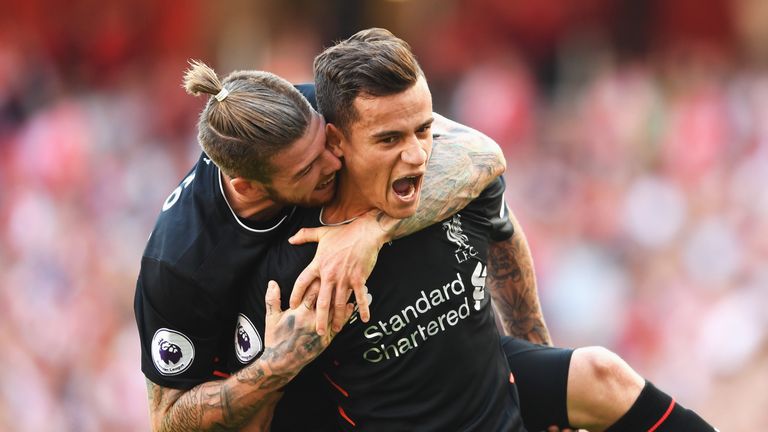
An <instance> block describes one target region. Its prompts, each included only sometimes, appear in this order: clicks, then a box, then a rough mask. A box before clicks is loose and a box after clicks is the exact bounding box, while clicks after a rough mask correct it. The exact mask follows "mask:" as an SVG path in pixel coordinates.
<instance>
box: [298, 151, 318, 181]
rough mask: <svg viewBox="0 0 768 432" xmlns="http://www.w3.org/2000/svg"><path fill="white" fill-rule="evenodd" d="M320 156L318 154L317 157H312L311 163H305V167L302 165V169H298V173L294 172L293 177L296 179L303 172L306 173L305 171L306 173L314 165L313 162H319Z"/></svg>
mask: <svg viewBox="0 0 768 432" xmlns="http://www.w3.org/2000/svg"><path fill="white" fill-rule="evenodd" d="M319 157H320V156H318V157H316V158H314V159H312V161H311V162H310V163H308V164H306V165H304V166H303V167H301V169H300V170H298V171H297V172H296V174H294V175H293V178H294V180H295V179H298V178H299V177H301V175H302V174H304V173H305V172H306V171H307V170H308V169H309V168H310V167H311V166H312V164H313V163H315V162H317V159H318V158H319Z"/></svg>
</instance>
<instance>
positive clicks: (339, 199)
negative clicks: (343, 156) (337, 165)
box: [322, 168, 374, 224]
mask: <svg viewBox="0 0 768 432" xmlns="http://www.w3.org/2000/svg"><path fill="white" fill-rule="evenodd" d="M336 178H337V182H338V183H337V189H336V195H335V196H334V198H333V201H331V202H330V203H329V204H327V205H326V206H325V207H324V209H323V220H322V222H323V223H325V224H338V223H342V222H345V221H349V220H350V219H354V218H356V217H358V216H361V215H363V214H364V213H366V212H368V211H370V210H373V208H374V206H373V205H371V204H370V203H369V202H368V201H367V200H366V199H365V197H364V195H363V193H362V192H361V191H360V189H359V188H358V187H357V186H356V185H355V184H354V183H353V182H351V181H350V179H349V174H348V173H347V171H346V170H345V169H343V168H342V170H341V171H339V174H338V176H337V177H336Z"/></svg>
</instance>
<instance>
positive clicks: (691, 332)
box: [0, 0, 768, 431]
mask: <svg viewBox="0 0 768 432" xmlns="http://www.w3.org/2000/svg"><path fill="white" fill-rule="evenodd" d="M244 3H248V2H244V1H240V2H234V4H236V5H243V4H244ZM254 3H255V4H256V5H257V6H253V5H251V6H243V7H246V8H248V9H247V10H248V11H249V13H254V14H258V13H259V12H264V14H266V13H270V14H275V15H274V16H278V17H280V18H279V19H276V20H275V22H273V23H272V24H271V26H272V27H271V30H263V31H255V30H254V29H253V25H254V23H256V24H264V25H266V24H265V23H266V21H268V20H267V19H266V18H254V17H252V18H250V19H247V18H246V19H243V18H240V17H239V16H238V15H239V14H238V13H237V11H234V12H233V11H222V10H221V9H222V7H221V6H219V7H217V8H216V10H215V11H213V12H211V11H207V10H206V9H205V7H204V4H205V3H204V2H202V1H195V2H184V3H178V4H177V3H176V2H168V3H166V2H157V3H153V2H150V1H149V0H142V1H137V2H133V3H131V7H126V6H124V5H121V3H119V2H94V1H90V0H79V1H76V2H73V4H72V5H70V6H68V7H66V8H64V7H56V8H54V9H53V10H51V9H50V8H49V7H47V5H46V2H44V1H43V0H36V1H31V0H30V1H25V2H21V1H18V2H12V4H11V5H10V6H11V7H10V12H11V13H10V14H6V15H5V17H3V18H1V19H0V24H2V25H0V347H2V350H0V431H4V430H9V431H10V430H14V431H41V430H47V431H102V430H114V431H134V430H146V429H147V428H148V420H147V418H148V411H147V403H146V393H145V387H144V379H143V375H142V374H141V372H140V369H139V344H138V337H137V332H136V330H135V324H134V320H133V310H132V307H133V293H134V284H135V280H136V275H137V273H138V266H139V260H140V256H141V252H142V250H143V247H144V243H145V241H146V238H147V236H148V234H149V232H150V231H151V228H152V226H153V223H154V220H155V217H156V216H157V213H158V211H159V207H160V203H162V202H163V200H164V199H165V198H166V196H167V194H168V193H170V191H171V190H173V188H174V187H175V185H176V183H177V182H178V181H179V179H180V178H181V177H182V175H183V174H184V173H185V172H186V170H187V169H188V168H189V167H190V166H191V164H192V163H193V161H194V160H195V159H196V157H197V154H198V152H199V148H198V147H197V144H196V139H195V136H196V130H195V122H196V116H197V113H198V112H199V110H200V108H201V106H202V101H200V100H195V99H194V98H192V97H191V96H187V95H185V94H184V92H183V90H182V89H181V88H180V83H181V76H182V72H183V70H184V68H185V67H186V63H185V62H186V59H188V58H202V59H204V60H206V61H207V62H209V63H211V64H213V65H214V66H217V69H219V71H220V72H228V71H229V70H226V69H225V68H226V67H232V68H238V67H239V68H246V67H259V68H263V69H267V70H271V71H273V72H276V73H278V74H281V75H283V76H286V77H287V78H288V79H291V80H293V81H308V80H309V79H311V59H312V56H313V55H314V54H315V53H317V52H319V50H320V49H322V47H323V45H328V44H329V43H330V39H329V38H338V37H342V36H346V35H348V34H350V32H351V31H354V30H357V29H359V28H362V27H367V26H371V25H377V26H382V27H389V28H391V29H392V30H393V31H394V32H395V33H396V34H398V35H400V36H402V37H404V38H405V39H407V40H409V41H411V42H412V43H413V45H414V49H415V50H416V53H417V55H419V58H420V59H421V60H422V63H423V66H424V69H425V72H426V74H427V76H428V78H429V80H430V83H431V85H432V89H433V92H434V99H435V105H436V109H437V110H438V111H441V112H443V113H445V114H447V115H449V116H450V117H452V118H454V119H456V120H459V121H462V122H464V123H466V124H468V125H471V126H473V127H476V128H477V129H479V130H481V131H483V132H485V133H487V134H488V135H490V136H491V137H493V138H494V139H496V140H497V142H499V143H500V144H501V145H502V147H503V149H504V152H505V155H506V157H507V160H508V170H507V173H506V177H507V180H508V181H507V184H508V190H507V198H508V202H509V204H510V207H511V208H512V210H513V211H514V212H515V213H516V215H517V217H518V218H519V219H520V221H521V222H522V225H523V227H524V229H525V233H526V235H527V236H528V240H529V243H530V245H531V248H532V250H533V255H534V258H535V264H536V270H537V276H538V281H539V290H540V294H541V297H542V302H543V307H544V312H545V316H546V318H547V322H548V324H549V327H550V331H551V333H552V335H553V338H554V340H555V342H556V343H557V344H558V345H564V346H582V345H604V346H607V347H609V348H611V349H613V350H614V351H616V352H618V353H619V354H620V355H622V356H623V357H624V358H625V359H627V360H628V361H629V362H630V364H632V365H633V366H635V368H636V369H637V370H638V371H640V372H641V374H643V375H644V376H646V377H648V378H650V379H652V380H653V381H654V382H655V383H656V384H657V385H659V386H660V387H662V388H664V389H666V390H668V391H669V392H670V393H672V394H674V395H676V396H677V397H678V398H679V400H681V401H682V402H683V403H684V404H686V405H688V406H690V407H692V408H694V409H697V410H698V411H699V412H700V413H701V414H702V415H703V416H704V417H705V418H707V419H708V420H711V421H712V422H713V423H714V424H716V425H717V426H718V427H720V428H721V430H724V431H725V430H728V431H740V430H753V429H754V430H756V428H757V427H758V426H759V425H762V424H765V423H766V422H768V414H766V413H764V412H763V410H762V409H760V408H761V407H764V406H767V405H768V391H766V390H765V383H766V382H768V331H767V330H768V314H766V313H765V310H766V307H768V265H766V264H767V263H768V68H767V67H766V66H768V61H766V59H768V53H766V52H764V51H765V50H766V49H767V48H768V35H766V34H765V33H766V32H765V31H762V30H761V29H762V28H766V29H768V8H766V7H764V6H762V5H761V3H762V2H760V1H759V0H738V1H734V2H727V1H713V2H712V5H713V6H712V7H711V8H710V10H709V12H702V11H701V10H700V9H703V8H700V7H698V5H699V3H698V2H696V1H691V0H675V1H672V0H670V1H668V2H665V3H662V2H659V1H656V2H653V1H649V2H637V1H631V0H626V1H621V2H618V1H617V2H608V1H600V0H582V1H576V2H559V1H556V0H539V1H537V2H523V1H502V0H475V1H470V0H464V1H459V0H456V1H451V2H438V1H426V0H424V1H416V0H412V1H411V2H403V3H400V2H397V3H396V2H388V1H380V2H370V4H371V5H374V6H370V10H369V9H365V8H361V7H360V6H353V5H352V3H355V2H352V1H336V2H332V3H333V5H334V9H332V10H333V11H336V12H338V11H343V10H347V9H345V7H348V8H351V9H352V10H353V12H355V13H349V12H348V14H349V15H350V16H348V17H346V18H347V19H349V20H352V19H354V18H356V19H357V21H354V22H350V21H344V22H340V21H332V22H325V23H324V22H320V20H318V21H317V22H313V21H312V17H311V16H309V17H307V16H304V17H303V20H299V18H296V17H295V16H294V15H297V14H295V13H294V12H295V11H294V10H293V9H291V8H296V9H301V8H304V9H311V8H313V7H316V6H311V5H309V4H308V3H309V2H302V1H291V2H286V5H285V6H283V7H275V6H268V5H264V3H263V2H254ZM564 3H567V4H568V5H569V6H568V7H560V6H562V5H563V4H564ZM640 3H645V4H646V7H642V6H639V4H640ZM608 4H614V6H612V7H608V6H607V5H608ZM648 4H655V5H656V6H657V7H656V8H654V9H648V6H647V5H648ZM661 4H664V5H665V6H664V8H660V7H658V6H659V5H661ZM96 5H99V6H98V7H97V6H96ZM616 5H621V7H619V6H616ZM438 6H439V7H438ZM377 12H380V13H381V18H379V19H376V17H375V16H374V17H372V15H375V13H377ZM212 17H213V18H212ZM427 17H429V19H428V21H429V24H426V25H425V24H423V23H422V21H427ZM233 20H234V21H237V20H241V21H242V22H241V21H238V22H241V23H240V24H239V25H236V24H232V25H230V26H226V28H225V26H223V24H222V23H232V21H233ZM294 20H298V21H296V23H295V22H294ZM310 22H312V25H308V24H307V23H310ZM216 23H218V25H220V26H221V27H217V24H216ZM324 26H332V30H328V28H327V27H324ZM605 29H608V30H605ZM221 34H225V36H221ZM246 36H247V37H246ZM249 38H254V40H250V39H249ZM243 39H245V41H243ZM232 41H240V44H237V43H231V42H232ZM616 41H619V42H620V43H617V42H616ZM248 50H254V51H253V52H250V54H248V53H249V51H248ZM761 50H762V51H761ZM244 53H245V54H244ZM243 56H245V57H243ZM248 56H250V57H248ZM254 58H255V59H257V60H253V59H254ZM238 59H239V60H238ZM238 61H239V63H238ZM254 63H255V64H254ZM221 65H225V66H224V69H222V68H219V66H221ZM230 70H231V69H230ZM761 383H762V384H761Z"/></svg>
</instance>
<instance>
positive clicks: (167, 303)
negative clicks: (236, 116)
mask: <svg viewBox="0 0 768 432" xmlns="http://www.w3.org/2000/svg"><path fill="white" fill-rule="evenodd" d="M221 181H222V180H221V176H220V174H219V169H218V167H217V166H216V165H215V164H214V163H213V162H211V160H210V159H208V157H207V156H206V155H205V154H202V155H201V156H200V159H199V160H198V162H197V164H196V165H195V167H194V168H193V169H192V170H191V171H190V172H189V174H188V175H187V176H186V178H185V179H184V180H183V181H182V182H181V184H179V186H178V187H177V188H176V189H174V190H173V191H172V192H171V193H170V195H169V196H168V198H167V199H166V200H165V202H164V203H163V205H162V209H161V213H160V216H159V217H158V219H157V223H156V225H155V228H154V230H153V231H152V234H151V235H150V237H149V240H148V242H147V246H146V249H145V251H144V254H143V256H142V260H141V270H140V272H139V277H138V281H137V283H136V294H135V298H134V313H135V316H136V322H137V325H138V329H139V336H140V339H141V348H142V356H141V368H142V371H143V372H144V374H145V375H146V377H147V378H149V379H150V380H151V381H153V382H155V383H157V384H160V385H162V386H165V387H172V388H179V389H186V388H191V387H194V386H195V385H197V384H200V383H202V382H205V381H210V380H212V379H219V378H221V377H224V376H227V374H228V373H229V372H230V371H229V370H228V369H227V368H226V367H225V366H224V365H225V363H226V362H225V359H226V358H227V353H228V352H229V351H231V350H232V349H233V346H234V345H235V343H236V339H237V335H236V330H235V329H236V327H235V322H236V320H237V310H236V308H235V304H236V302H237V300H238V298H239V296H241V292H242V291H243V289H244V288H247V287H250V286H253V284H255V283H256V282H257V281H256V278H255V275H254V272H253V268H254V266H255V264H256V263H258V261H259V260H260V259H261V257H262V256H263V255H264V253H265V251H266V248H267V245H268V244H269V242H271V241H272V240H273V239H274V238H275V236H276V235H277V234H278V233H279V232H280V228H281V227H282V226H283V225H284V224H285V221H286V220H288V219H289V217H290V215H291V214H292V213H293V211H294V208H293V207H291V208H288V209H285V210H284V211H283V212H282V213H281V214H280V215H279V216H278V217H276V218H275V219H274V220H270V221H268V222H266V223H261V224H254V223H253V222H250V221H245V220H242V219H241V218H239V217H237V216H236V215H235V213H234V212H233V211H232V209H231V208H230V206H229V204H228V203H227V201H226V199H225V197H224V190H223V187H222V184H221ZM260 338H261V336H260V335H258V334H253V337H252V338H251V340H250V343H251V347H250V348H249V350H250V351H258V350H260V347H261V343H262V342H261V339H260Z"/></svg>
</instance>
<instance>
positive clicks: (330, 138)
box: [325, 123, 345, 159]
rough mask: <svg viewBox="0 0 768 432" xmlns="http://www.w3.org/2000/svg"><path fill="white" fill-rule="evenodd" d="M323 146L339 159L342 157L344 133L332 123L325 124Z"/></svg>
mask: <svg viewBox="0 0 768 432" xmlns="http://www.w3.org/2000/svg"><path fill="white" fill-rule="evenodd" d="M325 139H326V141H325V145H327V146H328V148H329V149H330V150H331V153H333V155H334V156H336V157H337V158H339V159H341V158H342V157H344V146H343V143H344V139H345V138H344V133H342V132H341V130H340V129H339V128H337V127H336V125H334V124H333V123H326V124H325Z"/></svg>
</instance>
